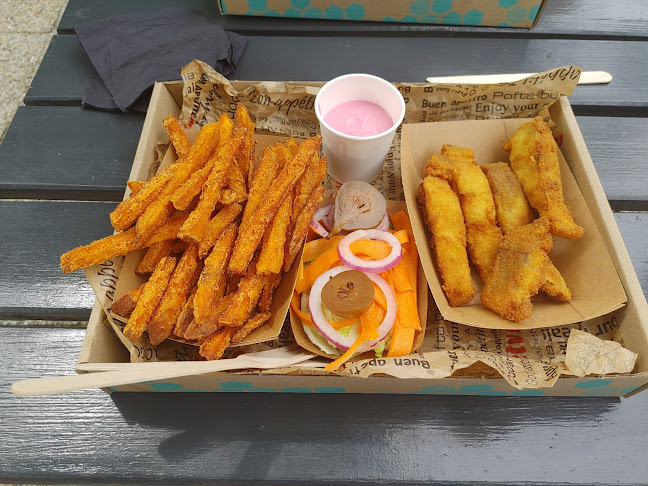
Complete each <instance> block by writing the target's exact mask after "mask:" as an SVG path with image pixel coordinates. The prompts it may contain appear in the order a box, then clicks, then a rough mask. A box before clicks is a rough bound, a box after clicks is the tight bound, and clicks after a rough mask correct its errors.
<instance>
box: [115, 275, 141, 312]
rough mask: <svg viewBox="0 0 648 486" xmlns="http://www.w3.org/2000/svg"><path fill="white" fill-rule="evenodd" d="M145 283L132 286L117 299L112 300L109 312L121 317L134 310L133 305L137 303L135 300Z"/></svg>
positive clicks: (137, 298) (139, 295)
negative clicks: (132, 287)
mask: <svg viewBox="0 0 648 486" xmlns="http://www.w3.org/2000/svg"><path fill="white" fill-rule="evenodd" d="M145 285H146V282H144V283H143V284H142V285H140V286H139V287H137V288H134V289H133V290H129V291H128V292H126V293H125V294H124V295H122V296H121V297H120V298H119V299H118V300H116V301H115V302H113V305H111V306H110V310H111V312H114V313H115V314H117V315H118V316H122V317H125V316H127V315H128V314H130V313H131V312H133V311H134V310H135V306H136V305H137V301H138V300H139V298H140V297H141V295H142V291H143V290H144V286H145Z"/></svg>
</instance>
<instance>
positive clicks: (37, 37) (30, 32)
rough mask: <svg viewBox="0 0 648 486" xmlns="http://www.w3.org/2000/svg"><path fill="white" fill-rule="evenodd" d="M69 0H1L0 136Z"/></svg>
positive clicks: (29, 82)
mask: <svg viewBox="0 0 648 486" xmlns="http://www.w3.org/2000/svg"><path fill="white" fill-rule="evenodd" d="M67 2H68V0H0V140H2V138H3V137H4V134H5V132H6V131H7V128H8V127H9V125H10V124H11V120H12V119H13V117H14V115H15V113H16V110H17V109H18V106H20V105H22V100H23V98H24V96H25V93H26V92H27V89H28V88H29V85H30V84H31V81H32V79H33V77H34V74H36V71H37V70H38V66H39V65H40V62H41V60H42V59H43V56H44V55H45V51H46V50H47V46H48V45H49V43H50V40H51V39H52V36H53V35H54V34H55V33H56V27H57V26H58V23H59V20H60V19H61V15H63V11H64V10H65V6H66V5H67Z"/></svg>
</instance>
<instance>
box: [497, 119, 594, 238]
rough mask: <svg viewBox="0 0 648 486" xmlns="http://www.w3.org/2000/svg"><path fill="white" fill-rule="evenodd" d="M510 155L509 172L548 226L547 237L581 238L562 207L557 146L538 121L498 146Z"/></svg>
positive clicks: (549, 131) (572, 218)
mask: <svg viewBox="0 0 648 486" xmlns="http://www.w3.org/2000/svg"><path fill="white" fill-rule="evenodd" d="M502 147H503V148H504V150H506V151H507V152H510V157H509V160H510V163H511V169H512V170H513V172H514V173H515V175H516V176H517V178H518V179H519V181H520V182H521V183H522V187H523V188H524V193H525V194H526V196H527V198H528V199H529V203H530V204H531V206H533V207H534V208H535V209H537V210H538V213H540V216H546V217H547V218H549V221H550V223H551V234H552V235H556V236H562V237H563V238H569V239H572V240H575V239H578V238H580V237H581V236H583V228H581V227H580V226H578V225H577V224H576V223H575V222H574V217H573V216H572V213H571V211H570V210H569V208H568V207H567V205H566V204H565V199H564V196H563V190H562V179H561V177H560V166H559V163H558V146H557V145H556V141H555V140H554V138H553V136H552V134H551V130H550V129H549V127H548V126H547V124H546V123H545V122H544V121H543V120H542V118H540V117H536V118H535V119H534V121H532V122H528V123H525V124H524V125H522V126H521V127H520V128H518V129H517V130H516V131H515V132H514V133H513V135H512V136H511V137H510V138H509V139H508V140H507V141H506V142H505V143H504V145H503V146H502Z"/></svg>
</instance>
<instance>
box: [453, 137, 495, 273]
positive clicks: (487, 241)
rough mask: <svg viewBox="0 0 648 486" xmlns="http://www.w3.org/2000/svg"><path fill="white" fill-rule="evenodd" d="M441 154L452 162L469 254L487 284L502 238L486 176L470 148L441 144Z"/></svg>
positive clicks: (455, 187) (455, 189) (455, 190)
mask: <svg viewBox="0 0 648 486" xmlns="http://www.w3.org/2000/svg"><path fill="white" fill-rule="evenodd" d="M441 154H442V155H443V156H445V157H447V159H449V160H450V161H451V162H452V168H453V170H452V182H451V184H452V189H453V190H454V192H455V194H457V196H458V197H459V203H460V204H461V210H462V212H463V215H464V221H465V224H466V239H467V242H468V254H469V255H470V260H471V261H472V262H473V264H474V265H475V267H476V268H477V271H478V272H479V276H480V277H481V279H482V282H484V283H486V281H487V280H488V278H489V276H490V273H491V271H492V269H493V263H494V262H495V256H496V255H497V248H498V247H499V245H500V243H501V242H502V237H503V236H502V230H501V228H500V227H499V226H497V220H496V215H495V203H494V201H493V194H492V192H491V188H490V185H489V184H488V179H486V176H485V175H484V173H483V172H482V171H481V169H480V168H479V165H477V162H475V154H474V152H473V151H472V150H470V149H466V148H462V147H457V146H454V145H444V146H443V148H442V150H441Z"/></svg>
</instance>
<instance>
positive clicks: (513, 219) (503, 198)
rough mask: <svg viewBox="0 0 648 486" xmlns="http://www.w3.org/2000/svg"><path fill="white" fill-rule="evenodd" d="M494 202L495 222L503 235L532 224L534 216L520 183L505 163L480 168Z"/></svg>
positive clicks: (495, 163)
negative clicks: (484, 175)
mask: <svg viewBox="0 0 648 486" xmlns="http://www.w3.org/2000/svg"><path fill="white" fill-rule="evenodd" d="M481 169H482V171H483V172H484V174H486V178H487V179H488V183H489V184H490V187H491V191H492V192H493V199H494V200H495V210H496V211H495V212H496V215H497V222H498V223H499V225H500V227H501V228H502V230H503V231H504V234H506V233H508V232H509V231H511V230H512V229H513V228H517V227H518V226H524V225H525V224H529V223H531V222H533V220H534V219H535V215H534V214H533V209H532V208H531V206H530V205H529V201H527V198H526V196H525V195H524V189H522V185H521V184H520V181H519V180H518V179H517V177H515V174H513V171H511V168H510V167H509V165H508V164H507V163H505V162H494V163H492V164H486V165H482V167H481Z"/></svg>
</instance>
